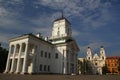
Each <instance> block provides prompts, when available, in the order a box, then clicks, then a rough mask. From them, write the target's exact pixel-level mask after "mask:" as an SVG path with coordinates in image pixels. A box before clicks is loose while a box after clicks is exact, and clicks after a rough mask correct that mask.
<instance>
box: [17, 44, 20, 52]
mask: <svg viewBox="0 0 120 80" xmlns="http://www.w3.org/2000/svg"><path fill="white" fill-rule="evenodd" d="M19 50H20V45H19V44H17V45H16V53H19Z"/></svg>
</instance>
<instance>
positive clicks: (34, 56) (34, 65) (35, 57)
mask: <svg viewBox="0 0 120 80" xmlns="http://www.w3.org/2000/svg"><path fill="white" fill-rule="evenodd" d="M35 48H36V47H35V45H34V50H33V60H32V65H31V67H32V71H31V73H34V72H35V71H36V68H35V69H34V67H36V62H37V61H36V59H37V56H36V55H37V54H36V53H35Z"/></svg>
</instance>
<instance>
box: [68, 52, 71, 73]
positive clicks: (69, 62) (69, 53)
mask: <svg viewBox="0 0 120 80" xmlns="http://www.w3.org/2000/svg"><path fill="white" fill-rule="evenodd" d="M70 55H71V51H70V50H69V55H68V57H69V60H68V61H69V64H68V66H69V74H70V64H71V61H70Z"/></svg>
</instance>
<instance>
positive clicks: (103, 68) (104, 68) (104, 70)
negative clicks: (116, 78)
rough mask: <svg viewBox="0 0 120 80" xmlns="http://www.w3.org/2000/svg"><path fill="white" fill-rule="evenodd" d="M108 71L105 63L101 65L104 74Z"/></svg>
mask: <svg viewBox="0 0 120 80" xmlns="http://www.w3.org/2000/svg"><path fill="white" fill-rule="evenodd" d="M108 72H109V71H108V68H107V65H105V66H103V67H102V74H104V75H105V74H106V73H108Z"/></svg>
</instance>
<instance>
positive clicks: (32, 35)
mask: <svg viewBox="0 0 120 80" xmlns="http://www.w3.org/2000/svg"><path fill="white" fill-rule="evenodd" d="M23 36H31V37H34V38H36V39H39V40H41V41H44V42H46V43H48V44H51V43H50V42H49V41H45V40H44V39H42V38H39V37H37V36H35V35H34V34H32V33H28V34H23V35H21V36H18V37H15V38H12V39H16V38H19V37H23ZM10 40H11V39H10Z"/></svg>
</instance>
